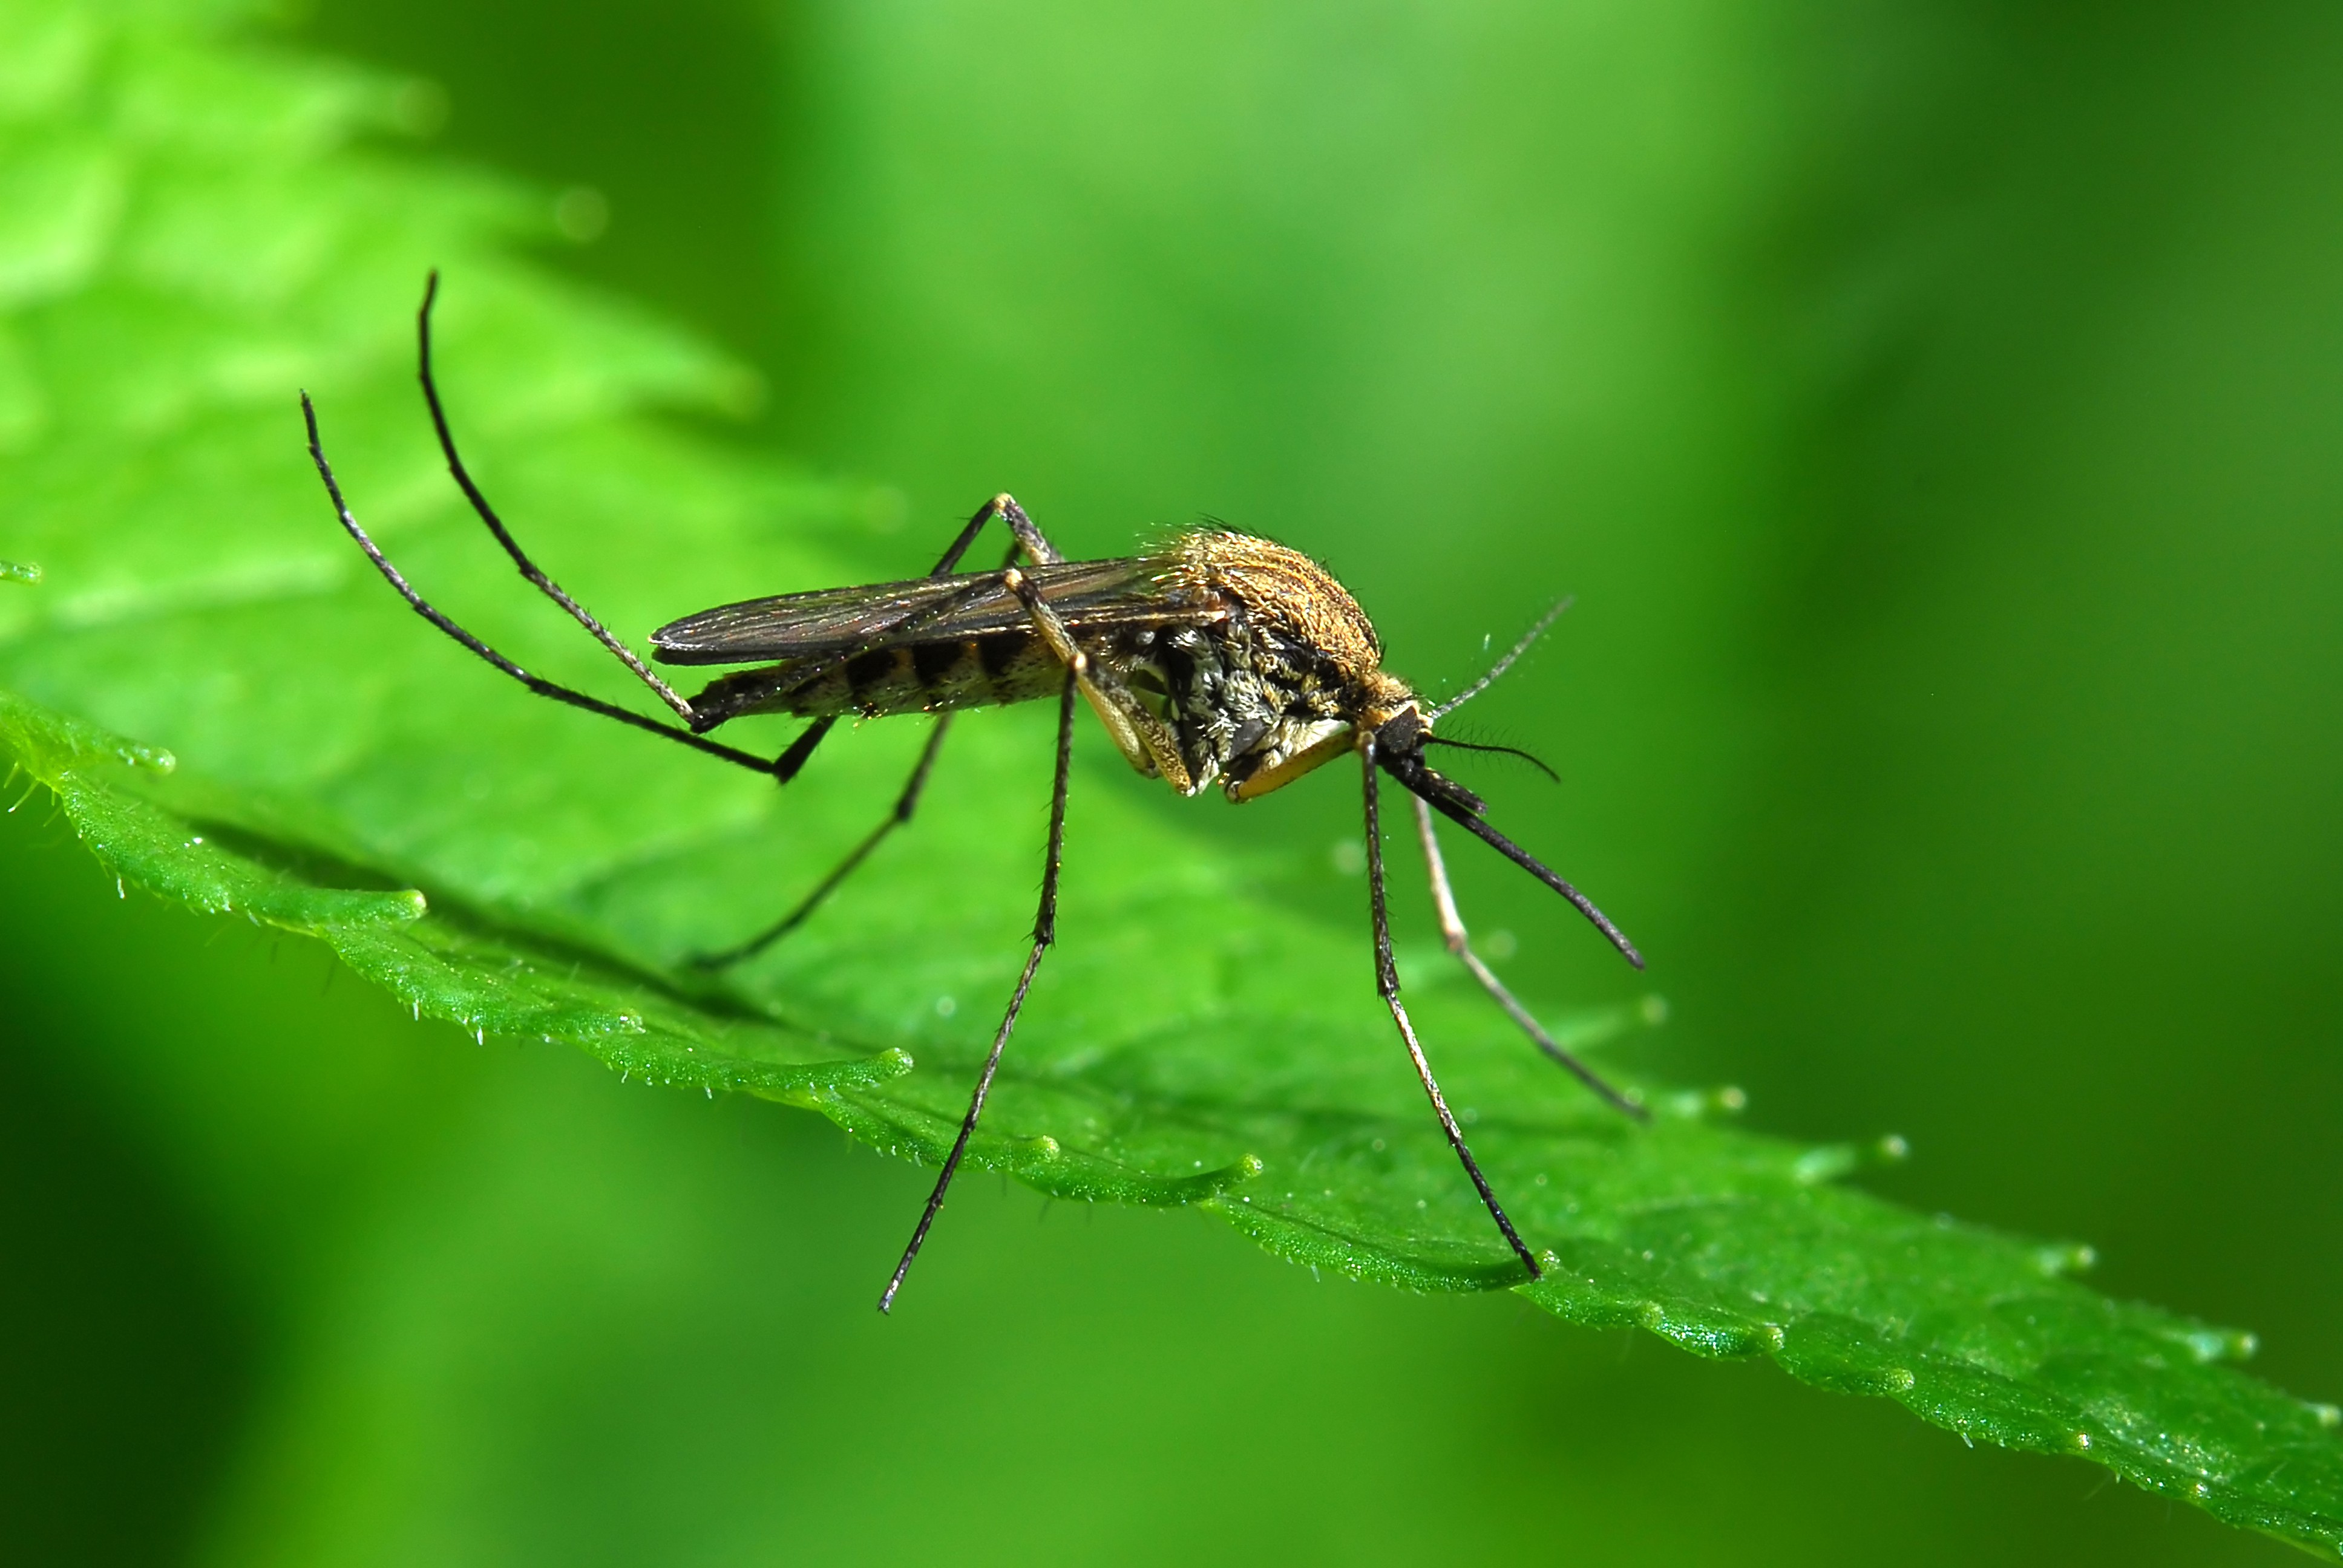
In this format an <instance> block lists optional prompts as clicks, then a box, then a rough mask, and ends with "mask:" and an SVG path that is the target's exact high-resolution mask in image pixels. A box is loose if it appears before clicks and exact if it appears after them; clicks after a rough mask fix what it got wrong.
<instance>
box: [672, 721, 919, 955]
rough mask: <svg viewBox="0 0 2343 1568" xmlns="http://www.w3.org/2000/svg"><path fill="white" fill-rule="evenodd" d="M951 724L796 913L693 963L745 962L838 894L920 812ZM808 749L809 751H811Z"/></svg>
mask: <svg viewBox="0 0 2343 1568" xmlns="http://www.w3.org/2000/svg"><path fill="white" fill-rule="evenodd" d="M951 720H952V716H951V715H950V714H949V713H945V714H939V715H938V716H937V718H936V727H935V729H934V731H933V732H932V733H930V735H929V736H928V743H927V745H926V746H924V747H922V748H921V749H920V760H919V761H918V763H917V764H915V765H914V766H913V767H912V769H911V777H910V779H909V780H908V781H907V782H906V783H905V784H904V786H903V793H902V795H901V796H900V798H898V799H897V800H896V801H895V809H894V810H892V811H890V812H889V813H888V814H887V816H886V817H885V819H882V820H881V821H880V824H879V826H877V827H876V828H873V829H870V836H869V837H868V838H866V839H863V840H862V842H860V844H857V845H856V846H854V849H853V852H852V853H850V854H849V855H848V856H847V857H846V859H843V860H840V862H839V863H838V867H837V869H835V870H833V871H831V872H830V875H829V876H827V877H824V878H823V879H821V880H820V882H819V883H817V884H815V887H814V890H813V891H812V892H810V893H808V894H807V895H806V896H805V897H804V898H803V899H801V900H799V901H798V907H797V908H796V909H793V910H790V911H789V913H788V914H786V915H783V916H782V917H781V918H780V919H779V920H775V921H774V922H773V923H772V924H771V925H769V926H767V927H766V928H765V929H764V930H761V931H759V932H758V933H757V934H756V935H755V936H753V937H750V938H749V940H747V941H745V942H741V943H739V944H738V945H737V946H734V947H729V948H726V949H725V950H723V951H721V952H716V953H706V954H703V955H701V956H699V957H698V958H695V959H693V960H691V961H692V962H693V963H694V964H696V965H698V966H699V968H701V969H711V970H713V969H722V968H724V967H725V966H726V965H728V964H736V963H739V961H740V960H742V959H745V958H749V957H752V956H754V955H755V954H758V953H760V952H763V951H764V950H766V949H767V948H769V947H770V946H772V945H773V943H775V942H777V941H779V940H781V939H782V938H783V937H785V936H788V935H789V933H790V932H791V931H793V930H797V929H798V928H799V926H801V925H803V924H804V923H805V921H806V917H808V916H809V915H810V914H812V913H813V912H814V910H815V909H816V908H817V907H819V906H820V903H821V901H822V900H824V899H827V898H828V897H830V894H831V893H833V892H835V891H836V890H837V889H838V885H839V884H840V882H843V881H844V880H846V879H847V878H849V877H850V876H852V875H853V874H854V871H855V868H857V867H859V866H860V865H861V864H862V862H863V861H864V860H865V859H869V858H870V851H871V850H873V849H877V848H878V847H879V846H880V843H881V842H882V841H883V840H884V839H886V837H887V835H888V834H890V833H891V832H893V831H894V830H895V829H898V828H900V827H901V826H902V825H903V824H904V823H906V822H908V821H910V819H911V813H912V812H913V811H915V810H917V809H919V805H920V790H922V789H926V788H927V783H928V775H929V774H930V772H932V771H933V770H934V769H935V766H936V753H937V752H939V751H940V750H942V749H943V744H944V732H945V731H946V730H948V729H950V728H951ZM807 733H808V734H811V733H812V731H811V730H809V731H807ZM808 749H809V750H810V749H811V748H808Z"/></svg>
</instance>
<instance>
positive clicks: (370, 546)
mask: <svg viewBox="0 0 2343 1568" xmlns="http://www.w3.org/2000/svg"><path fill="white" fill-rule="evenodd" d="M301 417H302V418H303V420H304V421H306V422H307V425H308V428H309V460H310V461H311V462H313V463H315V464H316V465H317V477H319V478H320V479H323V480H324V481H325V484H326V494H327V497H329V498H331V499H332V501H333V503H334V513H335V515H336V516H337V517H338V518H341V520H342V527H343V528H344V529H346V530H347V532H348V534H349V536H350V538H353V539H355V540H356V541H357V547H358V548H360V549H362V550H364V551H365V552H366V556H367V559H368V560H370V561H372V562H373V563H374V567H375V570H377V571H378V572H380V573H381V574H382V576H383V578H384V580H385V581H387V582H388V583H389V584H390V586H391V587H392V588H397V590H398V596H399V597H400V598H403V599H405V600H406V601H407V605H408V607H409V608H412V609H413V610H414V611H415V613H416V614H417V615H419V616H421V617H422V618H424V619H426V620H427V621H429V622H430V623H431V624H432V625H433V626H436V627H437V628H439V629H440V630H441V631H443V632H446V633H447V635H448V636H449V637H451V638H455V639H456V641H458V642H459V643H461V644H462V645H463V646H464V647H466V648H469V649H471V651H472V652H474V653H475V654H478V656H479V657H480V658H484V659H486V660H487V661H488V663H489V664H491V665H493V666H495V667H496V668H498V669H500V670H502V671H504V672H505V673H506V674H507V675H509V676H511V677H512V678H514V679H515V680H518V681H519V682H520V683H521V684H522V685H523V686H526V687H528V689H530V690H531V691H533V692H535V693H537V695H538V696H539V697H549V698H551V699H553V700H555V701H556V702H566V703H568V705H569V706H570V707H572V708H582V709H585V710H586V711H587V712H588V713H598V714H600V715H601V716H602V717H603V718H605V719H617V720H618V722H619V723H621V724H629V725H632V726H633V727H634V728H636V729H647V730H649V731H650V733H652V734H653V735H663V736H665V737H666V738H667V739H669V740H673V741H675V742H677V743H678V744H679V745H684V746H689V747H690V748H691V749H694V750H696V751H705V752H707V753H708V754H709V756H711V757H721V758H722V759H724V760H725V761H727V762H731V763H737V764H738V765H739V766H740V767H742V768H747V769H750V770H752V771H754V772H758V773H771V772H772V771H773V770H774V765H773V764H772V763H770V762H768V761H767V760H765V759H763V758H761V757H756V756H752V755H750V754H749V753H748V752H746V751H742V750H740V749H739V748H737V747H731V746H727V745H725V744H724V743H723V742H722V741H720V740H710V739H707V738H706V737H705V736H700V735H695V734H693V733H692V732H691V731H689V730H688V729H677V728H675V727H674V726H673V725H670V724H661V723H660V722H659V720H658V719H647V718H645V717H644V716H643V715H641V714H639V713H635V712H631V711H629V710H628V709H624V708H620V707H618V706H617V705H616V704H615V703H608V702H604V701H603V700H602V699H599V698H598V697H588V696H587V695H586V693H584V692H582V691H578V690H577V689H574V688H571V687H567V686H562V685H558V684H557V683H556V682H554V681H550V680H547V679H545V678H542V677H539V676H535V675H531V674H530V673H529V672H528V670H526V669H523V668H521V667H520V666H519V665H518V664H515V663H514V662H513V661H512V660H511V659H509V658H506V657H505V656H504V655H503V654H501V653H498V651H497V650H496V649H495V648H490V647H489V646H488V644H487V643H485V642H482V641H481V640H480V639H479V638H477V637H474V636H473V635H472V634H471V633H470V632H468V631H466V630H465V629H464V628H462V627H460V626H458V625H457V624H456V623H455V621H453V620H451V619H450V618H448V617H447V615H446V614H444V613H443V612H441V611H440V610H439V609H437V608H435V607H433V605H432V604H431V603H430V602H429V601H428V600H427V599H426V598H424V597H423V596H422V595H420V594H418V593H417V592H416V591H415V589H414V588H411V587H409V586H408V585H407V579H406V578H404V577H402V576H400V575H399V571H398V568H397V567H394V566H392V565H391V564H390V561H389V559H388V558H387V557H386V556H384V554H383V553H382V550H381V548H380V547H378V546H377V544H376V543H375V542H374V540H373V539H371V538H368V537H367V531H366V530H365V529H364V528H360V527H359V526H358V520H357V518H354V517H352V516H351V515H350V508H349V503H348V502H347V501H345V500H344V499H343V498H342V487H341V486H340V484H339V483H337V481H336V480H335V478H334V470H333V467H332V465H331V464H329V463H327V461H326V450H325V447H324V446H323V445H322V444H321V443H320V441H319V439H318V436H317V409H316V408H315V407H312V406H311V405H310V402H309V395H308V394H307V392H304V393H303V394H301Z"/></svg>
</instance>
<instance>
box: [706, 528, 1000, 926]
mask: <svg viewBox="0 0 2343 1568" xmlns="http://www.w3.org/2000/svg"><path fill="white" fill-rule="evenodd" d="M1004 499H1006V498H1005V497H1003V498H995V499H993V500H990V501H987V502H986V503H985V504H984V505H983V506H982V507H980V508H977V513H976V515H975V516H974V517H972V518H970V519H969V520H968V523H967V526H965V527H964V528H961V529H960V534H959V537H958V538H954V539H953V540H952V542H951V545H950V548H948V549H946V550H945V551H944V553H943V555H942V556H941V557H940V558H939V559H938V560H937V561H936V564H935V565H934V566H933V567H932V568H930V569H929V572H928V575H929V576H930V578H940V577H949V576H950V575H951V569H952V568H954V567H956V566H958V565H959V564H960V558H961V557H962V556H964V555H966V554H967V553H968V548H969V547H970V545H972V544H974V543H975V542H976V536H977V535H978V534H979V533H980V532H981V531H982V530H983V528H984V525H985V524H987V523H989V522H990V521H991V520H992V518H993V516H994V514H995V512H996V510H997V509H998V508H999V507H1000V505H1001V501H1002V500H1004ZM1010 504H1011V506H1014V505H1015V502H1013V501H1011V502H1010ZM1045 542H1046V541H1045ZM1021 548H1023V547H1022V546H1021V544H1020V543H1019V542H1017V541H1013V540H1012V541H1011V544H1010V547H1009V554H1008V556H1007V557H1006V558H1003V560H1002V561H1001V569H1002V570H1003V571H1006V570H1008V568H1009V567H1010V565H1011V563H1012V562H1014V561H1015V560H1016V558H1017V552H1018V551H1019V550H1020V549H1021ZM951 721H952V716H951V715H950V714H949V713H943V714H939V715H938V716H937V718H936V727H935V729H934V731H933V732H932V733H930V735H929V737H928V743H927V745H925V746H924V747H922V748H920V759H919V760H918V761H917V762H915V763H913V764H912V765H911V776H910V779H906V780H905V781H904V784H903V792H902V793H901V794H900V795H899V796H897V797H896V799H895V807H894V809H893V810H891V811H890V812H888V813H887V815H886V816H885V817H883V818H881V819H880V822H879V825H878V826H877V827H876V828H873V829H870V833H869V834H868V835H867V836H866V837H865V838H864V839H863V840H862V841H861V842H860V843H859V844H857V845H856V846H855V847H854V848H853V849H851V850H850V851H848V853H847V856H846V859H843V860H841V861H840V862H839V863H838V865H837V867H836V868H835V869H832V870H831V872H830V875H829V876H827V877H824V878H823V879H821V880H820V882H818V883H816V884H815V886H814V890H813V891H811V892H810V893H808V894H807V895H806V896H805V897H804V898H803V899H802V900H799V903H798V906H797V907H796V908H795V909H793V910H790V911H789V913H788V914H786V915H783V916H782V917H781V918H780V919H779V920H776V921H774V922H773V923H772V924H771V925H769V926H768V927H766V928H765V929H764V930H761V931H759V932H758V933H757V934H756V935H755V936H753V937H750V938H749V940H747V941H744V942H740V943H739V944H737V945H735V946H732V947H729V948H726V949H724V950H722V951H720V952H714V953H706V954H702V955H700V956H699V957H697V958H695V959H693V960H692V962H693V964H694V965H696V966H697V967H699V968H700V969H723V968H725V967H727V966H728V965H731V964H736V963H739V961H740V960H743V959H746V958H752V957H754V956H755V955H756V954H758V953H760V952H762V951H764V950H766V949H767V948H769V947H770V946H771V945H772V944H773V943H775V942H777V941H779V940H781V939H782V938H783V937H785V936H787V935H789V933H790V932H791V931H793V930H797V929H798V927H799V926H801V925H803V924H804V923H805V921H806V918H807V917H808V916H809V915H811V914H812V913H813V911H814V910H815V909H816V908H817V907H818V906H819V905H820V903H821V902H822V900H825V899H827V898H829V897H830V894H831V893H833V892H835V891H837V890H838V886H839V884H840V883H841V882H843V881H845V880H846V879H847V878H849V877H850V876H852V875H853V874H854V872H855V871H856V869H858V868H860V866H861V864H862V862H863V861H864V860H866V859H869V858H870V852H871V851H872V850H873V849H877V848H878V847H879V846H880V843H881V842H882V841H883V840H884V839H886V837H887V835H888V834H890V833H892V832H893V831H894V830H895V829H898V828H900V827H901V826H902V825H903V824H904V823H906V822H908V821H910V819H911V813H912V812H914V811H916V810H918V809H919V805H920V793H921V792H922V791H923V790H925V789H927V785H928V776H929V775H930V774H931V773H933V772H934V771H935V767H936V754H937V753H938V752H940V750H942V749H943V744H944V734H945V732H946V731H947V730H949V729H950V728H951ZM837 723H838V719H837V717H836V716H835V715H830V716H826V717H824V718H820V719H815V720H814V721H813V722H812V723H811V724H809V725H808V726H806V728H805V729H804V730H802V731H801V732H800V733H799V736H798V738H797V739H795V740H793V741H791V742H790V743H789V749H788V750H786V751H784V752H782V753H781V755H780V757H779V759H778V760H777V761H776V762H775V763H774V765H773V776H774V777H775V779H778V780H779V782H781V783H783V784H786V783H788V782H789V780H790V779H794V778H796V777H797V776H798V771H799V769H802V768H803V767H804V766H805V765H806V761H807V759H809V758H810V757H811V756H812V755H813V751H814V748H815V747H817V746H820V744H821V742H822V739H823V738H824V737H825V736H827V735H829V733H830V729H831V728H832V727H833V726H835V725H836V724H837Z"/></svg>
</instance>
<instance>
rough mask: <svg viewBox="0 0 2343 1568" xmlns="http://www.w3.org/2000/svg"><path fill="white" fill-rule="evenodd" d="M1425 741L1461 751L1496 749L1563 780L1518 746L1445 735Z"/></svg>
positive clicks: (1555, 780) (1429, 744) (1428, 738)
mask: <svg viewBox="0 0 2343 1568" xmlns="http://www.w3.org/2000/svg"><path fill="white" fill-rule="evenodd" d="M1423 743H1424V744H1425V745H1426V746H1453V747H1454V748H1456V749H1458V750H1459V751H1496V752H1501V753H1503V755H1505V756H1507V757H1518V758H1520V759H1522V760H1523V761H1524V762H1526V763H1528V764H1529V765H1530V766H1531V767H1533V768H1534V769H1537V770H1538V771H1539V772H1541V773H1543V774H1544V775H1545V776H1546V777H1547V778H1549V779H1553V780H1554V782H1555V783H1557V784H1559V783H1561V782H1562V775H1561V774H1559V773H1557V772H1555V771H1554V769H1551V768H1549V767H1547V766H1546V765H1545V764H1544V763H1543V762H1541V761H1539V760H1538V759H1536V758H1534V757H1533V756H1531V755H1530V754H1529V753H1528V752H1526V751H1524V750H1523V749H1521V748H1520V747H1518V746H1484V745H1482V744H1481V743H1480V742H1478V741H1474V740H1451V739H1448V737H1446V736H1445V735H1427V736H1425V737H1424V738H1423Z"/></svg>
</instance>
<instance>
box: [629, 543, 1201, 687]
mask: <svg viewBox="0 0 2343 1568" xmlns="http://www.w3.org/2000/svg"><path fill="white" fill-rule="evenodd" d="M1163 566H1164V563H1163V562H1161V561H1160V560H1157V559H1155V558H1151V557H1145V556H1141V557H1133V558H1125V559H1121V560H1108V561H1064V562H1061V563H1059V564H1057V565H1055V566H1045V567H1028V568H1023V569H1024V572H1025V575H1026V577H1027V578H1029V579H1031V582H1032V583H1033V585H1034V587H1036V588H1039V589H1040V590H1041V598H1043V599H1044V600H1045V601H1046V602H1047V603H1048V604H1049V605H1050V607H1051V608H1052V609H1055V610H1056V611H1057V612H1058V614H1059V616H1060V617H1061V618H1063V619H1064V620H1065V621H1066V623H1067V625H1068V626H1069V627H1070V628H1074V629H1078V630H1079V629H1081V628H1085V627H1107V626H1129V625H1132V624H1136V623H1144V622H1146V621H1150V620H1158V619H1161V618H1164V617H1166V616H1167V615H1168V614H1170V613H1171V612H1172V608H1173V607H1172V605H1171V604H1170V603H1169V601H1168V600H1167V599H1166V598H1165V596H1164V592H1163V589H1162V588H1161V585H1160V580H1159V579H1160V578H1161V574H1162V569H1163ZM1029 626H1031V621H1030V620H1029V619H1028V618H1027V617H1026V614H1025V607H1024V606H1023V605H1022V604H1021V603H1019V602H1018V599H1017V596H1016V595H1015V594H1012V593H1011V592H1010V591H1009V590H1008V589H1006V588H1002V587H1001V579H1000V577H999V574H997V573H994V572H964V573H961V574H960V575H959V576H956V577H948V578H913V579H911V580H910V581H909V582H895V583H876V584H872V585H870V586H868V587H863V588H821V589H819V590H817V591H815V592H812V593H792V594H780V595H777V596H775V597H773V598H752V599H745V600H743V601H741V602H740V603H739V604H728V605H719V606H718V607H717V608H714V609H708V610H702V611H700V612H699V614H698V615H689V616H686V617H684V618H682V619H681V620H679V621H673V622H670V623H669V624H668V625H666V626H663V627H661V628H659V630H657V631H655V632H653V633H651V646H652V647H653V648H655V649H656V650H657V652H656V655H655V657H656V658H659V661H660V662H661V663H663V664H748V663H753V662H758V661H760V660H765V659H797V658H819V657H821V656H823V655H834V654H841V653H852V652H855V651H857V650H861V649H876V648H893V647H896V646H898V645H900V644H906V643H915V642H930V641H952V640H960V639H963V638H975V637H983V636H985V635H987V634H989V633H993V632H1003V631H1016V630H1022V629H1024V628H1027V627H1029Z"/></svg>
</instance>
